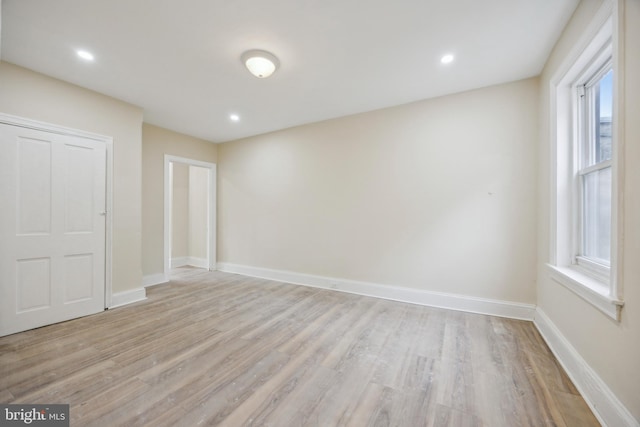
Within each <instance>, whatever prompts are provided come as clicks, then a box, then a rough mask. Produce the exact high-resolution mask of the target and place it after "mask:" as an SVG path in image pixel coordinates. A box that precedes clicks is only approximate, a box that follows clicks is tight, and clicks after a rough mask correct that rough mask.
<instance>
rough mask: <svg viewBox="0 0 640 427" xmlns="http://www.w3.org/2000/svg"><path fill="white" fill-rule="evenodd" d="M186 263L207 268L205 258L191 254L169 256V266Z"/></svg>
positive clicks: (176, 266)
mask: <svg viewBox="0 0 640 427" xmlns="http://www.w3.org/2000/svg"><path fill="white" fill-rule="evenodd" d="M187 265H188V266H191V267H197V268H209V261H207V259H206V258H196V257H192V256H183V257H177V258H171V268H178V267H184V266H187Z"/></svg>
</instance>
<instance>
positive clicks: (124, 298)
mask: <svg viewBox="0 0 640 427" xmlns="http://www.w3.org/2000/svg"><path fill="white" fill-rule="evenodd" d="M146 299H147V291H146V290H145V288H138V289H132V290H130V291H124V292H118V293H115V294H113V295H112V297H111V304H112V305H111V307H109V309H112V308H116V307H122V306H123V305H128V304H133V303H134V302H139V301H144V300H146Z"/></svg>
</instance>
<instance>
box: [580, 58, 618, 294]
mask: <svg viewBox="0 0 640 427" xmlns="http://www.w3.org/2000/svg"><path fill="white" fill-rule="evenodd" d="M596 65H600V64H596ZM576 93H577V95H578V98H577V100H576V109H577V114H576V116H577V128H578V132H577V137H576V141H575V146H576V147H575V149H576V152H577V153H578V161H577V163H578V164H577V165H576V172H575V180H576V181H577V183H576V185H575V186H576V187H578V188H579V191H578V192H577V194H576V196H577V198H578V203H577V205H578V210H579V211H578V212H576V213H575V214H574V216H575V217H576V219H577V221H576V226H577V228H578V233H577V236H576V240H577V251H576V256H575V263H576V264H577V265H579V266H581V267H582V268H583V269H584V271H585V272H586V273H587V274H591V275H593V276H594V277H595V278H596V279H598V280H600V281H602V282H605V283H607V282H608V281H609V276H610V267H611V203H612V182H611V177H612V171H611V169H612V161H611V159H612V157H611V154H612V135H611V129H612V117H613V70H612V69H611V59H610V58H608V59H607V62H606V63H605V65H604V66H603V67H600V68H599V69H598V70H597V71H596V73H595V74H594V75H589V77H588V79H587V80H586V81H585V82H584V83H582V82H581V83H580V84H579V86H577V88H576Z"/></svg>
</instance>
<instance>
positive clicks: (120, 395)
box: [0, 268, 599, 427]
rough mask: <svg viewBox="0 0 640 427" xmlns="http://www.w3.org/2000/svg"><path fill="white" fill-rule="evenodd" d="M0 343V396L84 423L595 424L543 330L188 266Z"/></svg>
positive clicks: (74, 423) (492, 426)
mask: <svg viewBox="0 0 640 427" xmlns="http://www.w3.org/2000/svg"><path fill="white" fill-rule="evenodd" d="M147 294H148V300H147V301H144V302H141V303H138V304H134V305H130V306H126V307H121V308H116V309H113V310H109V311H106V312H104V313H100V314H97V315H94V316H89V317H85V318H82V319H76V320H72V321H69V322H64V323H60V324H57V325H52V326H48V327H45V328H40V329H37V330H33V331H28V332H23V333H20V334H15V335H11V336H8V337H3V338H0V402H3V403H68V404H70V405H71V425H72V426H147V425H148V426H197V425H221V426H232V427H236V426H248V425H256V426H410V427H413V426H429V427H436V426H437V427H441V426H488V427H500V426H505V427H517V426H536V427H537V426H567V427H573V426H580V427H584V426H598V425H599V424H598V422H597V420H596V419H595V418H594V416H593V415H592V413H591V412H590V410H589V408H588V406H587V405H586V403H585V402H584V400H583V399H582V398H581V397H580V395H579V394H578V392H577V390H576V388H575V387H574V385H573V384H572V383H571V381H570V380H569V379H568V377H567V376H566V374H565V373H564V371H563V370H562V368H561V367H560V365H559V364H558V362H557V361H556V360H555V358H554V357H553V355H552V354H551V352H550V351H549V349H548V348H547V346H546V345H545V343H544V342H543V340H542V338H541V337H540V335H539V334H538V332H537V331H536V329H535V327H534V326H533V324H532V323H531V322H525V321H517V320H509V319H502V318H497V317H491V316H484V315H476V314H468V313H462V312H456V311H448V310H441V309H435V308H429V307H421V306H417V305H411V304H405V303H399V302H393V301H385V300H381V299H375V298H368V297H362V296H357V295H351V294H345V293H338V292H333V291H328V290H321V289H314V288H308V287H303V286H295V285H289V284H282V283H277V282H272V281H267V280H261V279H255V278H249V277H244V276H239V275H234V274H226V273H221V272H206V271H204V270H199V269H191V268H182V269H177V270H175V272H174V275H173V276H172V281H171V282H170V283H168V284H165V285H159V286H155V287H153V288H149V289H148V290H147Z"/></svg>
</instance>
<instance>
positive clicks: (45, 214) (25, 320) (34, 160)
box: [0, 124, 106, 336]
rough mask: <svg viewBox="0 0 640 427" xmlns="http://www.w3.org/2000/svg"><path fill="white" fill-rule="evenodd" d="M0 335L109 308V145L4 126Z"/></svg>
mask: <svg viewBox="0 0 640 427" xmlns="http://www.w3.org/2000/svg"><path fill="white" fill-rule="evenodd" d="M0 150H1V155H0V200H1V201H2V207H0V336H3V335H8V334H12V333H15V332H20V331H24V330H27V329H32V328H36V327H39V326H44V325H48V324H51V323H56V322H61V321H64V320H69V319H73V318H76V317H80V316H85V315H88V314H93V313H97V312H99V311H102V310H104V308H105V239H106V212H105V197H106V144H105V142H101V141H95V140H92V139H88V138H82V137H77V136H68V135H61V134H58V133H49V132H46V131H41V130H34V129H30V128H26V127H20V126H13V125H8V124H0Z"/></svg>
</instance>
